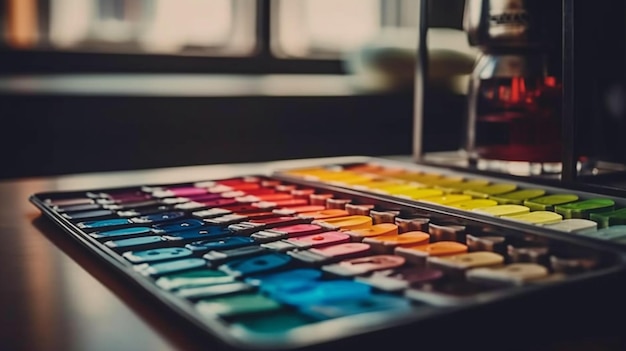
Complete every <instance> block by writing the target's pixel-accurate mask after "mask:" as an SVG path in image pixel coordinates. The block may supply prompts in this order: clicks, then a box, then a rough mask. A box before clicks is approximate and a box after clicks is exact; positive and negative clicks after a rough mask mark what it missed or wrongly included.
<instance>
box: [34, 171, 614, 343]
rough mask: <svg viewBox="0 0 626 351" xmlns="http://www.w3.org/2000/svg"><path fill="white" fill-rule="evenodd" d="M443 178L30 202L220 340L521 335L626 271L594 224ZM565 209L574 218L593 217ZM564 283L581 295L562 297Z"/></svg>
mask: <svg viewBox="0 0 626 351" xmlns="http://www.w3.org/2000/svg"><path fill="white" fill-rule="evenodd" d="M407 167H409V166H407ZM395 171H398V172H397V173H394V172H395ZM434 174H435V173H432V176H431V174H430V173H425V172H421V173H419V172H417V171H415V170H412V169H409V168H406V169H404V170H403V171H402V172H400V171H399V169H398V168H397V167H395V168H392V167H390V166H388V165H383V164H374V163H372V162H370V161H368V162H364V163H361V164H350V165H329V166H327V167H326V166H325V167H315V168H306V169H297V170H278V171H277V172H276V173H275V174H271V175H246V176H238V177H233V178H229V179H208V180H198V182H191V183H176V184H149V185H142V186H134V187H124V188H110V189H85V190H84V191H72V192H51V193H40V194H35V195H33V196H32V197H31V199H30V200H31V202H32V203H33V204H34V205H36V206H37V207H38V208H39V209H40V210H41V211H42V213H43V214H44V215H46V216H47V217H49V218H50V219H51V220H52V221H53V222H54V223H56V224H57V225H58V226H59V227H60V228H62V229H63V232H62V233H60V235H68V236H70V237H72V238H74V239H76V240H78V241H79V242H80V243H82V244H83V245H84V246H85V247H86V249H87V250H89V252H90V253H91V254H92V255H93V257H94V259H96V258H101V259H104V260H105V262H106V264H107V265H108V266H110V267H111V269H114V270H115V271H117V272H119V273H120V279H127V280H128V281H129V282H132V283H133V284H134V286H136V287H137V288H138V291H139V292H140V293H141V294H145V296H146V297H149V298H151V299H152V300H154V302H155V304H156V305H158V306H161V307H162V308H164V309H168V310H170V311H174V312H175V313H177V314H179V315H180V316H182V317H184V319H186V320H187V321H188V324H189V327H190V328H193V329H194V330H197V331H200V332H202V333H204V334H203V335H206V337H207V347H209V348H210V349H230V350H291V349H306V350H314V349H315V350H317V349H319V350H322V349H338V348H339V347H341V348H344V347H363V346H364V345H366V346H370V347H373V346H376V345H388V344H389V343H390V342H393V343H404V344H398V345H410V344H407V343H411V342H412V343H415V342H416V340H417V339H419V340H420V345H422V346H433V345H438V346H442V345H446V342H448V343H452V342H454V341H455V339H456V338H447V340H438V339H431V342H432V344H429V341H428V339H429V337H428V336H433V335H440V334H441V333H442V332H444V331H446V330H449V331H451V332H453V333H454V334H455V335H457V336H459V338H460V339H456V341H459V340H464V336H465V335H471V333H484V332H485V331H486V330H489V331H490V333H494V335H495V334H498V335H501V336H503V337H509V336H510V335H509V336H507V335H508V334H506V333H507V330H515V326H516V325H518V324H519V323H521V322H520V321H526V320H528V319H526V318H532V316H537V315H538V314H539V313H541V314H542V315H543V316H544V317H542V318H538V319H537V318H535V319H534V320H535V322H536V324H535V325H532V326H531V325H528V324H526V326H525V328H526V331H527V332H537V333H540V332H541V331H545V330H547V329H548V328H546V327H545V325H544V324H543V323H548V322H547V321H549V320H552V318H556V317H555V316H561V312H562V311H565V310H569V309H570V308H571V306H572V304H574V303H576V304H578V302H579V301H580V300H579V299H580V295H579V294H585V298H592V297H593V296H594V295H592V292H593V291H596V290H597V289H601V287H602V286H603V284H606V282H607V281H611V280H612V279H619V278H621V276H622V274H623V273H624V271H625V270H624V268H625V267H626V266H625V262H626V261H625V256H624V255H623V254H622V251H620V250H617V249H614V248H613V247H612V246H607V245H602V243H603V241H601V240H586V238H587V237H586V236H585V235H586V234H585V233H587V231H585V233H582V231H580V233H582V234H580V235H578V234H576V235H569V234H563V233H564V232H563V231H557V230H555V229H554V228H551V229H547V226H548V225H556V223H552V222H556V220H554V221H551V220H549V215H546V218H548V219H546V223H541V224H542V225H538V224H528V223H527V222H528V218H527V217H521V218H520V217H516V218H513V219H503V217H502V214H501V213H500V212H498V211H495V212H489V211H488V210H485V209H484V208H490V207H489V206H481V207H480V208H482V209H483V210H481V211H483V212H481V211H473V210H470V209H469V207H467V208H458V207H454V206H449V204H442V203H441V202H442V201H445V200H446V198H447V199H452V198H455V199H457V200H460V199H461V198H463V199H465V200H467V201H471V200H472V199H473V200H476V201H478V202H475V204H478V203H479V202H480V201H496V202H497V203H498V204H499V203H500V202H498V200H497V199H495V198H499V197H501V198H503V199H505V198H506V199H510V198H513V199H515V201H521V200H520V198H519V197H518V196H517V195H515V196H508V197H507V196H505V195H506V194H505V193H504V192H498V193H497V194H496V193H493V194H488V195H490V196H485V195H486V193H485V191H486V188H484V187H485V186H487V185H485V184H483V185H482V187H478V186H476V187H472V188H471V189H470V188H469V187H467V188H466V190H472V191H473V192H472V193H469V192H467V193H466V192H465V191H460V189H463V188H454V187H453V185H454V184H456V181H457V180H458V179H457V178H458V177H457V178H455V177H453V176H452V175H450V178H449V179H448V178H446V177H444V176H443V175H441V174H439V176H435V175H434ZM399 175H402V177H399ZM422 175H423V178H420V176H422ZM405 176H406V177H405ZM409 176H410V177H409ZM409 178H410V179H409ZM431 179H432V180H433V181H432V182H430V183H427V182H426V181H427V180H431ZM357 180H358V182H357ZM372 182H378V183H376V187H374V186H372V184H371V183H372ZM463 182H465V184H464V185H468V184H470V183H471V184H474V183H476V184H478V180H476V181H474V180H466V179H463V180H459V183H463ZM383 183H385V186H384V187H383V186H382V184H383ZM357 184H360V185H357ZM453 188H454V189H457V190H454V191H452V190H447V189H453ZM504 188H506V187H505V186H502V187H500V188H498V189H504ZM390 189H393V190H390ZM491 189H494V188H491ZM507 189H508V188H507ZM430 190H442V192H441V193H439V192H438V191H433V192H431V193H430V194H431V195H432V196H430V197H428V199H430V200H429V201H428V202H426V201H422V200H421V199H416V198H415V196H414V195H415V194H422V193H423V194H426V193H428V191H430ZM509 190H511V192H514V191H515V190H512V189H509ZM528 190H530V189H528ZM396 191H397V192H396ZM474 192H475V194H476V195H475V196H474V195H473V194H474ZM513 194H514V193H513ZM533 194H535V195H537V194H538V192H536V193H533ZM509 195H511V193H509ZM465 196H470V199H468V198H466V197H465ZM541 196H544V195H543V194H542V195H541ZM521 197H523V196H521ZM494 199H495V200H494ZM534 199H535V202H537V203H538V204H542V205H545V206H547V204H546V203H545V201H538V200H537V199H540V197H539V195H538V196H537V197H536V198H534ZM524 200H526V199H524ZM507 201H508V200H507ZM511 201H513V200H511ZM583 201H584V200H583ZM482 204H483V205H484V204H486V202H483V203H482ZM506 205H510V206H513V205H515V206H521V205H518V203H517V202H515V203H508V202H507V203H506ZM552 205H554V204H552ZM494 206H496V207H497V205H494ZM502 206H504V204H503V205H502ZM554 206H555V208H556V211H555V212H554V213H558V214H561V215H562V216H563V213H571V215H570V216H571V217H575V215H574V214H576V216H578V213H582V212H584V213H585V214H589V212H588V211H587V210H585V208H581V207H575V206H574V207H564V208H561V207H556V205H554ZM559 206H560V205H559ZM512 208H516V207H511V209H512ZM500 209H502V211H505V210H506V209H505V208H500ZM543 210H545V209H542V211H543ZM485 211H487V212H485ZM567 211H569V212H567ZM585 211H587V212H585ZM594 213H595V212H594ZM523 214H524V213H520V214H517V213H516V214H515V215H517V216H519V215H523ZM511 216H514V215H513V214H511ZM530 217H531V218H534V217H533V216H530ZM553 217H554V216H553ZM537 218H543V216H537ZM599 218H600V217H598V219H599ZM612 218H613V217H611V216H609V217H608V219H607V221H608V223H609V224H611V223H613V222H612V221H614V220H613V219H612ZM537 220H539V219H537ZM602 220H604V217H603V218H602ZM547 222H550V223H547ZM568 233H569V232H568ZM563 291H569V292H570V293H569V294H567V295H558V294H560V293H562V292H563ZM590 291H591V293H590ZM574 292H575V293H574ZM596 293H598V296H600V295H601V294H600V292H598V291H596ZM555 294H557V295H555ZM602 294H604V296H605V297H608V295H610V294H607V293H606V291H605V290H603V291H602ZM544 302H545V303H546V304H543V303H544ZM591 309H593V308H591ZM584 310H585V308H584V306H583V307H581V308H580V309H579V310H578V311H577V313H579V314H581V313H583V311H584ZM505 316H509V317H512V318H507V319H502V318H506V317H505ZM164 318H165V317H164ZM476 318H478V319H476ZM478 320H480V323H475V321H478ZM503 320H506V323H502V321H503ZM473 321H474V322H473ZM516 323H518V324H516ZM524 323H526V322H524ZM559 323H563V324H562V325H569V324H567V323H566V322H564V321H560V322H559ZM555 329H558V328H552V329H551V330H552V331H554V330H555ZM416 332H418V333H417V334H416ZM436 333H438V334H436ZM446 333H447V332H446ZM490 340H492V341H494V342H499V339H498V338H497V337H491V338H490ZM482 344H483V346H485V345H487V344H486V343H484V342H482Z"/></svg>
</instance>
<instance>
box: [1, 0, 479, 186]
mask: <svg viewBox="0 0 626 351" xmlns="http://www.w3.org/2000/svg"><path fill="white" fill-rule="evenodd" d="M0 4H1V6H0V34H1V35H0V119H1V121H2V127H1V128H0V146H1V147H2V150H4V157H3V162H2V164H1V166H0V178H12V177H24V176H42V175H53V174H67V173H83V172H97V171H109V170H130V169H144V168H154V167H170V166H181V165H196V164H214V163H232V162H249V161H250V162H258V161H270V160H278V159H295V158H308V157H324V156H341V155H371V156H380V155H409V154H410V153H411V150H412V137H413V136H412V125H413V94H414V91H413V78H414V77H413V76H414V71H415V57H416V48H417V24H418V23H417V21H418V17H419V8H418V1H417V0H40V1H38V0H1V1H0ZM463 6H464V1H459V0H433V1H431V4H430V13H429V14H428V16H429V22H430V26H431V27H432V28H433V30H431V31H430V33H429V47H430V53H429V55H430V57H431V72H430V78H431V79H430V82H431V83H432V85H433V87H434V90H433V91H434V93H433V94H432V95H431V96H429V97H428V98H429V99H434V100H436V101H438V102H440V103H433V104H430V106H436V107H432V108H433V109H436V110H434V111H430V112H431V113H429V114H428V116H429V117H428V119H427V120H425V121H424V134H423V138H424V145H425V148H426V151H438V150H448V149H453V148H455V147H456V146H457V145H458V140H457V139H458V138H460V137H461V133H462V128H463V126H462V124H463V118H464V109H465V99H466V97H465V91H466V86H467V76H468V74H469V73H470V72H471V69H472V65H473V62H474V59H475V55H476V53H475V51H474V50H473V48H470V47H469V46H468V43H467V38H466V36H465V33H463V32H462V13H463Z"/></svg>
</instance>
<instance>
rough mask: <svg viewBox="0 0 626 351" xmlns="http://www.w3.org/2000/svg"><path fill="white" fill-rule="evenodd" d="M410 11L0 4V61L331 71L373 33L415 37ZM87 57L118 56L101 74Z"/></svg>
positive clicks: (128, 0)
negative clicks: (392, 31) (31, 57)
mask: <svg viewBox="0 0 626 351" xmlns="http://www.w3.org/2000/svg"><path fill="white" fill-rule="evenodd" d="M0 1H1V0H0ZM417 6H418V0H4V15H3V16H2V17H3V18H2V21H3V22H4V25H3V34H4V36H3V37H4V40H3V42H4V45H3V46H4V50H3V51H4V52H5V53H6V52H11V53H13V54H15V55H17V57H18V58H23V57H24V54H26V53H31V54H35V55H36V54H37V53H42V54H43V53H45V54H46V55H53V56H55V55H56V56H57V57H63V59H62V60H61V59H58V60H57V59H54V58H53V59H52V62H53V63H54V65H55V67H57V68H58V67H63V66H64V65H65V66H68V67H67V69H68V70H69V69H70V68H72V69H80V68H81V67H83V68H84V67H87V68H89V67H91V69H97V68H98V66H99V65H102V64H104V65H105V66H106V65H109V66H112V67H109V68H115V67H117V68H118V69H122V70H133V69H135V70H136V69H145V70H151V69H154V70H159V71H162V70H166V71H167V70H168V69H171V70H172V71H180V70H183V71H185V70H187V71H198V70H199V71H210V70H211V68H210V66H211V65H213V66H214V67H216V70H218V71H222V72H223V71H224V70H225V71H238V70H241V71H244V72H245V71H250V72H252V71H257V70H258V71H259V72H261V70H262V69H264V70H266V71H267V72H273V71H281V70H282V71H286V72H298V71H307V70H309V71H311V72H317V71H320V72H324V71H329V70H330V71H337V70H338V68H339V67H340V65H339V61H340V60H341V59H342V57H343V55H344V54H345V53H347V52H350V51H352V50H354V49H356V48H358V47H359V46H360V45H362V44H363V43H365V42H367V41H368V40H371V39H372V38H373V37H375V36H376V35H377V34H378V33H380V31H381V30H383V29H385V28H389V27H394V28H398V27H401V28H408V29H409V30H416V28H417V23H416V16H417ZM0 14H2V13H0ZM93 53H98V54H105V55H116V56H119V55H120V54H124V55H125V56H124V58H125V59H126V60H121V58H120V59H119V60H117V63H114V64H111V63H106V64H105V63H103V62H99V61H98V60H99V58H97V57H95V56H85V55H88V54H93ZM72 54H82V55H80V56H78V57H80V60H81V61H80V64H72V60H74V59H75V57H76V56H72ZM133 55H138V56H143V58H140V57H135V56H133ZM146 55H148V56H150V57H152V58H154V59H156V60H160V64H151V63H150V62H148V60H152V59H148V58H146ZM176 58H178V59H177V60H176V62H179V63H176V62H175V61H174V60H175V59H176ZM181 58H186V59H184V60H183V61H181ZM220 58H222V59H226V58H229V59H233V58H235V59H237V58H238V59H239V60H235V61H231V63H229V64H226V63H224V62H222V63H220V60H219V59H220ZM87 59H88V60H87ZM111 59H113V60H114V61H115V59H114V58H113V57H112V56H107V60H109V61H110V60H111ZM200 59H214V60H205V61H200ZM68 60H69V61H68ZM91 60H95V61H94V62H91ZM185 60H186V61H185ZM252 60H254V61H255V63H249V62H251V61H252ZM139 61H141V63H140V62H139ZM13 63H14V64H15V65H16V66H17V67H19V66H20V65H26V64H27V63H26V62H24V61H22V60H19V59H14V61H13ZM40 64H41V65H43V66H42V67H48V68H52V63H50V64H46V63H41V62H40ZM70 66H73V67H70ZM113 66H114V67H113ZM253 66H256V68H253ZM151 67H152V68H151ZM168 67H170V68H168Z"/></svg>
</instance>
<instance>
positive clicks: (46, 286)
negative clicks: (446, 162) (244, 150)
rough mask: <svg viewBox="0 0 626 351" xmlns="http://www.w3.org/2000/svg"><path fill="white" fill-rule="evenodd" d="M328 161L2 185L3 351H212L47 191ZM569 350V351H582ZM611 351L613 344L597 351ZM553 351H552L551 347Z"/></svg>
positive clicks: (0, 334) (0, 332)
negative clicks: (125, 273)
mask: <svg viewBox="0 0 626 351" xmlns="http://www.w3.org/2000/svg"><path fill="white" fill-rule="evenodd" d="M350 160H352V158H349V157H339V158H324V159H309V160H293V161H277V162H267V163H262V164H234V165H212V166H193V167H179V168H166V169H155V170H139V171H129V172H110V173H97V174H82V175H67V176H59V177H48V178H30V179H15V180H7V181H2V182H0V200H1V201H0V206H1V211H0V277H2V278H3V279H2V282H1V283H0V311H1V312H0V349H1V350H64V351H73V350H90V351H98V350H151V351H157V350H200V349H203V350H207V349H208V350H210V349H211V347H210V345H207V343H206V342H203V340H202V339H201V338H200V337H199V336H197V335H193V334H191V333H189V332H188V331H187V330H185V326H184V324H181V323H178V322H176V320H175V319H172V318H171V317H170V316H167V315H165V316H166V318H163V316H164V315H163V314H162V312H163V310H155V309H154V306H152V305H150V304H149V303H148V302H147V301H145V300H143V299H142V298H141V296H140V295H137V294H136V293H135V292H136V291H134V290H133V289H134V288H132V287H129V286H126V285H125V284H124V282H123V281H122V280H121V279H119V276H118V275H116V274H115V273H114V272H112V271H111V270H108V269H107V267H106V266H104V265H103V264H102V263H100V261H96V260H93V257H92V256H90V255H89V253H88V252H87V251H86V250H85V249H84V248H83V247H82V246H80V245H79V244H78V243H76V242H75V241H73V240H70V239H69V238H68V237H67V236H66V235H64V233H63V232H62V231H61V230H60V229H58V228H57V227H55V225H54V224H53V223H52V222H50V221H49V220H47V219H46V218H44V217H42V216H41V214H40V212H39V210H38V209H37V208H36V207H35V206H33V205H32V204H30V203H29V201H28V198H29V196H30V195H32V194H34V193H38V192H46V191H67V190H81V189H83V190H85V189H92V188H98V187H115V186H126V185H140V184H158V183H169V182H179V181H180V182H184V181H193V180H198V179H210V178H220V177H229V176H236V175H244V174H265V173H269V172H270V171H271V170H274V169H279V168H286V167H300V166H306V165H314V164H328V163H332V162H344V161H350ZM577 345H578V346H577V347H573V345H569V347H566V348H563V349H564V350H565V349H568V350H574V349H576V350H583V349H586V348H580V344H577ZM594 345H595V346H596V347H594V349H603V350H609V349H611V347H610V346H611V345H612V344H611V342H609V343H608V344H607V345H608V346H607V345H605V347H603V348H600V347H599V344H597V343H596V344H594ZM550 349H553V348H550Z"/></svg>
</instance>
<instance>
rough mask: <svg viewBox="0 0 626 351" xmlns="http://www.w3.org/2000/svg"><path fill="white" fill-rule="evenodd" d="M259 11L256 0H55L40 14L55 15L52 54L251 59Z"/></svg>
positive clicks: (50, 35) (52, 21) (51, 36)
mask: <svg viewBox="0 0 626 351" xmlns="http://www.w3.org/2000/svg"><path fill="white" fill-rule="evenodd" d="M16 1H20V0H16ZM254 11H255V0H50V13H49V14H40V15H41V16H49V18H48V21H46V22H49V23H50V27H49V28H50V30H49V34H48V36H49V37H48V43H49V44H48V45H50V46H51V48H52V49H58V50H71V51H89V52H117V53H163V54H198V55H246V54H250V53H251V52H252V51H253V49H254V47H255V44H256V43H255V13H254ZM9 44H10V43H9ZM13 46H14V47H15V46H16V45H13Z"/></svg>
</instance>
